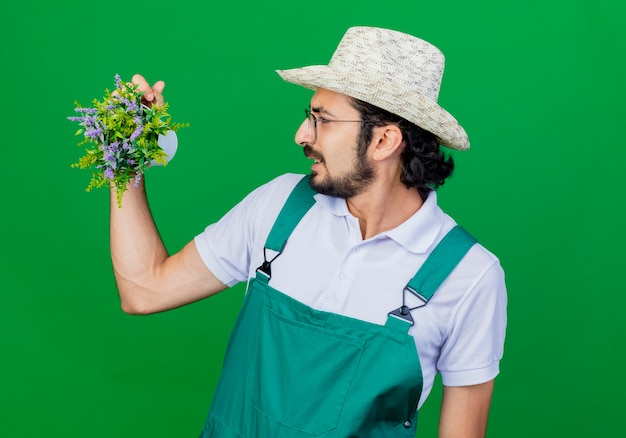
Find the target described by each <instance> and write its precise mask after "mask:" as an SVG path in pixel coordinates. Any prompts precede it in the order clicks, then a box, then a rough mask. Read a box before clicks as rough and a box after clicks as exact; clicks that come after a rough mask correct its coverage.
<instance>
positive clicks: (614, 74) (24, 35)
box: [0, 0, 626, 437]
mask: <svg viewBox="0 0 626 438" xmlns="http://www.w3.org/2000/svg"><path fill="white" fill-rule="evenodd" d="M1 17H2V26H0V49H1V53H0V62H1V65H2V68H1V69H0V84H1V87H2V93H1V100H0V120H1V121H2V135H1V137H0V142H1V143H0V148H1V149H0V154H1V155H0V158H1V161H0V163H1V164H0V165H1V169H0V182H1V189H2V207H0V208H1V209H2V214H1V215H0V217H1V219H0V230H1V241H0V243H1V249H2V251H1V252H0V279H1V280H2V282H1V283H0V284H1V286H0V289H1V290H2V293H1V295H0V297H1V302H0V436H2V437H35V436H51V437H83V436H94V437H189V436H196V435H197V433H198V432H199V430H200V429H201V427H202V424H203V421H204V418H205V415H206V412H207V410H208V407H209V402H210V399H211V395H212V391H213V388H214V387H215V384H216V379H217V377H218V373H219V368H220V365H221V361H222V356H223V351H224V348H225V343H226V340H227V336H228V333H229V331H230V328H231V326H232V324H233V321H234V318H235V315H236V312H237V309H238V307H239V304H240V303H241V300H242V295H243V291H244V290H243V288H242V287H236V288H234V289H232V290H230V291H228V292H225V293H223V294H220V295H219V296H217V297H214V298H212V299H210V300H205V301H203V302H200V303H197V304H194V305H191V306H188V307H186V308H181V309H178V310H174V311H171V312H167V313H163V314H158V315H153V316H148V317H136V316H129V315H125V314H124V313H123V312H122V311H121V310H120V306H119V300H118V297H117V293H116V290H115V284H114V281H113V276H112V272H111V263H110V258H109V249H108V193H107V192H106V190H104V189H100V190H97V191H95V192H91V193H85V191H84V188H85V187H86V185H87V183H88V180H89V174H88V173H87V172H85V171H79V170H75V169H70V167H69V165H70V163H73V162H75V161H76V160H77V159H78V157H79V156H80V155H82V152H81V149H79V148H77V147H76V142H77V140H78V138H77V137H74V132H75V131H76V129H77V127H78V126H77V125H76V124H75V123H71V122H69V121H67V120H66V117H67V116H70V115H73V108H74V101H75V100H77V101H79V102H80V103H82V104H83V105H86V106H88V105H89V104H90V102H91V100H92V99H93V98H101V97H102V96H103V94H104V89H105V88H107V87H108V88H111V87H113V86H114V75H115V74H116V73H119V74H120V75H122V77H123V78H125V79H129V78H130V77H131V76H132V74H133V73H136V72H141V73H143V74H144V75H145V76H146V77H147V78H148V79H149V80H150V81H155V80H157V79H164V80H165V81H166V82H167V87H166V98H167V100H168V101H169V102H170V104H171V107H170V112H171V114H172V115H173V118H174V120H175V121H180V122H190V123H191V127H190V128H188V129H184V130H182V131H180V133H179V138H180V142H181V147H180V149H179V152H178V154H177V156H176V158H175V159H174V161H172V163H171V165H170V166H169V167H167V168H165V169H161V168H157V169H152V170H151V171H150V172H149V174H148V180H149V181H148V186H149V187H148V189H149V197H150V202H151V206H152V209H153V213H154V215H155V217H156V220H157V223H158V225H159V228H160V231H161V233H162V235H163V238H164V240H165V242H166V244H167V246H168V248H169V249H170V251H177V250H178V249H180V248H181V247H182V246H183V245H184V244H185V243H186V242H188V241H189V240H190V239H191V238H192V237H193V236H194V235H196V234H197V233H199V232H200V231H201V230H202V229H203V228H204V227H205V226H206V225H208V224H209V223H211V222H212V221H214V220H216V219H218V218H219V217H220V216H221V215H222V214H224V213H225V212H226V211H227V210H228V209H229V208H230V207H231V206H232V205H233V204H234V203H235V202H237V201H238V200H239V199H240V198H241V197H243V196H244V195H245V194H246V193H248V192H249V191H250V190H252V189H253V188H255V187H256V186H258V185H259V184H261V183H264V182H266V181H268V180H269V179H271V178H273V177H274V176H276V175H278V174H280V173H283V172H307V170H308V168H309V166H310V163H309V162H308V160H306V159H305V158H304V157H303V155H302V152H301V150H300V149H301V148H300V147H298V146H296V145H295V143H294V142H293V135H294V133H295V130H296V128H297V126H298V125H299V123H300V122H301V120H302V108H303V107H305V106H306V105H307V104H308V99H309V98H310V95H311V93H310V92H309V91H307V90H304V89H300V88H299V87H297V86H294V85H291V84H285V83H284V82H283V81H282V80H281V79H280V78H279V77H278V76H277V75H276V74H275V73H274V69H277V68H291V67H299V66H302V65H310V64H325V63H327V62H328V60H329V59H330V56H331V54H332V52H333V51H334V49H335V47H336V45H337V43H338V42H339V40H340V38H341V36H342V35H343V33H344V32H345V30H346V29H347V28H348V27H349V26H352V25H374V26H382V27H390V28H393V29H396V30H401V31H405V32H408V33H412V34H414V35H416V36H419V37H422V38H424V39H426V40H428V41H430V42H432V43H434V44H435V45H437V46H439V47H440V48H441V49H442V51H443V52H444V53H445V55H446V58H447V66H446V74H445V75H444V81H443V86H442V90H441V94H440V103H441V104H442V105H443V106H444V107H445V108H446V109H448V110H449V111H450V112H451V113H452V114H454V115H455V116H456V117H457V118H458V119H459V120H460V122H461V123H462V124H463V125H464V127H465V128H466V130H467V131H468V133H469V135H470V140H471V142H472V149H471V150H470V151H469V152H465V153H455V154H454V157H455V159H456V161H457V170H456V172H455V174H454V176H453V177H452V179H451V180H450V181H449V183H448V184H447V185H446V186H445V187H444V188H442V189H441V192H440V200H441V203H442V205H443V206H444V208H445V209H446V210H447V211H448V212H449V213H450V214H451V215H452V216H453V217H454V218H455V219H456V220H457V221H458V222H459V223H461V224H462V225H464V226H465V227H466V228H467V229H469V230H470V231H471V232H472V233H473V234H475V235H476V236H477V237H478V238H479V239H480V240H481V242H482V243H483V244H484V245H485V246H487V247H488V248H489V249H491V250H492V251H493V252H495V253H496V254H497V255H498V256H499V257H500V259H501V261H502V264H503V266H504V268H505V270H506V273H507V284H508V290H509V327H508V332H507V343H506V350H505V357H504V360H503V362H502V364H501V370H502V372H501V375H500V376H499V377H498V378H497V383H496V389H495V393H494V399H493V404H492V410H491V417H490V424H489V435H490V436H492V437H587V436H598V437H617V436H620V437H621V436H625V435H624V433H625V432H624V429H625V428H624V426H623V419H622V417H623V408H624V403H623V394H624V391H625V390H626V377H625V375H626V373H625V372H624V359H625V357H626V355H625V354H624V335H625V334H626V330H625V329H624V318H623V316H622V315H623V313H624V306H625V304H626V299H625V298H624V295H625V294H624V292H626V288H625V287H624V282H623V279H622V278H623V272H624V250H625V249H626V232H625V231H624V224H625V223H626V207H625V206H624V195H623V191H622V184H623V174H624V171H623V166H624V163H625V161H626V146H625V136H624V125H625V124H624V120H623V119H624V116H625V115H626V112H625V111H624V100H625V98H626V88H625V86H624V79H625V78H626V63H625V62H624V56H625V55H626V49H625V47H626V31H625V26H624V23H625V22H626V8H625V6H624V2H622V1H620V0H586V1H583V0H553V1H550V0H543V1H536V0H526V1H509V2H504V1H474V2H469V1H460V0H458V1H443V0H442V1H439V2H433V1H429V2H426V1H418V0H412V1H407V0H399V1H394V2H381V1H380V0H377V1H372V0H362V1H343V2H342V1H338V2H310V1H309V2H287V1H284V0H276V1H273V2H267V3H265V2H252V1H231V2H211V3H210V2H204V3H202V2H200V1H187V0H179V1H172V2H165V1H162V0H157V1H153V2H144V3H138V2H123V1H119V0H111V1H107V2H87V1H85V2H68V1H58V2H43V1H41V2H32V1H23V2H21V3H19V4H17V3H14V2H12V3H11V4H10V5H9V6H7V5H5V6H3V7H2V14H1ZM439 398H440V391H439V390H435V392H434V393H433V395H432V397H431V399H429V400H428V402H427V403H426V405H425V407H424V408H423V412H422V414H421V426H420V427H421V432H422V434H421V435H422V436H425V437H434V436H436V424H437V417H438V403H439V400H438V399H439Z"/></svg>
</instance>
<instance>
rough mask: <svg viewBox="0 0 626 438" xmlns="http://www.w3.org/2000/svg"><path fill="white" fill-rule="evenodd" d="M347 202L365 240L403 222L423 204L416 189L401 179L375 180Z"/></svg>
mask: <svg viewBox="0 0 626 438" xmlns="http://www.w3.org/2000/svg"><path fill="white" fill-rule="evenodd" d="M346 202H347V204H348V209H349V210H350V213H352V215H353V216H355V217H356V218H357V219H358V220H359V225H360V227H361V235H362V237H363V240H366V239H369V238H371V237H373V236H375V235H377V234H380V233H382V232H384V231H388V230H391V229H393V228H395V227H397V226H398V225H400V224H402V223H403V222H405V221H406V220H407V219H409V218H410V217H411V216H413V215H414V214H415V212H417V210H419V209H420V207H421V206H422V204H423V203H424V201H423V200H422V198H421V196H420V194H419V192H418V191H417V189H407V188H406V186H405V185H404V184H402V183H401V182H400V181H397V182H394V183H392V184H380V183H379V184H376V183H374V184H372V185H371V186H370V187H369V188H368V189H367V190H366V191H365V192H363V193H360V194H359V195H357V196H354V197H352V198H349V199H347V200H346Z"/></svg>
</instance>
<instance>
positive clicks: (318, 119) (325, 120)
mask: <svg viewBox="0 0 626 438" xmlns="http://www.w3.org/2000/svg"><path fill="white" fill-rule="evenodd" d="M330 122H332V120H328V119H325V118H324V117H318V118H317V123H330Z"/></svg>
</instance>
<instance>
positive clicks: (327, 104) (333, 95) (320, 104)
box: [311, 88, 358, 115]
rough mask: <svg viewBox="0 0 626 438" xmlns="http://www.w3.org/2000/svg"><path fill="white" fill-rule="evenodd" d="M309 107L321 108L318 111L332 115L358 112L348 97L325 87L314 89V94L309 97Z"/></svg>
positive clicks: (313, 108)
mask: <svg viewBox="0 0 626 438" xmlns="http://www.w3.org/2000/svg"><path fill="white" fill-rule="evenodd" d="M311 109H312V110H318V111H319V110H323V111H320V112H326V113H329V114H333V115H338V114H342V115H345V114H358V111H357V110H356V109H354V107H353V106H352V104H351V103H350V97H348V96H346V95H345V94H341V93H337V92H335V91H331V90H327V89H325V88H318V89H317V90H315V94H314V95H313V97H312V98H311Z"/></svg>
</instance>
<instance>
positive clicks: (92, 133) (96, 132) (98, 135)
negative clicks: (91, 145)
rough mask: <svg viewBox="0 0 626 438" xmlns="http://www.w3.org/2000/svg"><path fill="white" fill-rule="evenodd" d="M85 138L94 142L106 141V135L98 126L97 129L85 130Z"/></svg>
mask: <svg viewBox="0 0 626 438" xmlns="http://www.w3.org/2000/svg"><path fill="white" fill-rule="evenodd" d="M85 137H87V138H91V139H93V140H96V139H100V140H102V141H104V135H103V132H102V129H101V128H100V127H99V126H96V127H95V128H87V129H86V130H85Z"/></svg>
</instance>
